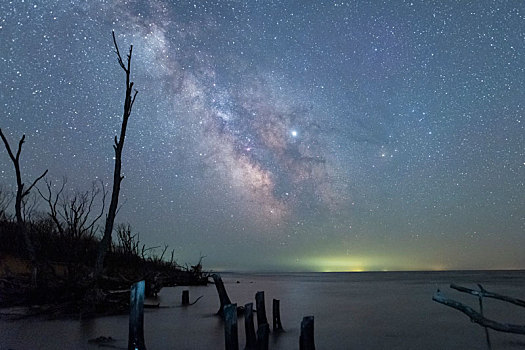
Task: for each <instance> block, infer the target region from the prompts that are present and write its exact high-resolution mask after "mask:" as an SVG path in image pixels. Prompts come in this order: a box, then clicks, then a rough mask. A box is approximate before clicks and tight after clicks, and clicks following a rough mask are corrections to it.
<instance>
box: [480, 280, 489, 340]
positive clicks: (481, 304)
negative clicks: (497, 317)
mask: <svg viewBox="0 0 525 350" xmlns="http://www.w3.org/2000/svg"><path fill="white" fill-rule="evenodd" d="M478 286H479V288H480V290H482V291H483V287H482V286H481V284H478ZM478 300H479V313H480V314H481V316H483V317H485V315H484V314H483V296H482V295H479V296H478ZM484 329H485V339H486V340H487V348H488V349H489V350H492V343H491V342H490V334H489V329H488V328H487V327H484Z"/></svg>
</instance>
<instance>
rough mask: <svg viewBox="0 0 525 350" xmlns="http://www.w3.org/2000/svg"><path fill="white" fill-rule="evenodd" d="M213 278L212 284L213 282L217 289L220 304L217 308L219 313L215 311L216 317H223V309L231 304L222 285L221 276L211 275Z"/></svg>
mask: <svg viewBox="0 0 525 350" xmlns="http://www.w3.org/2000/svg"><path fill="white" fill-rule="evenodd" d="M211 277H212V278H213V282H215V288H217V293H218V294H219V301H220V303H221V306H220V308H219V311H217V314H218V315H221V316H223V315H224V307H225V306H226V305H229V304H231V303H232V302H231V300H230V298H229V297H228V293H227V292H226V288H224V283H223V282H222V278H221V275H219V274H218V273H214V274H213V275H211Z"/></svg>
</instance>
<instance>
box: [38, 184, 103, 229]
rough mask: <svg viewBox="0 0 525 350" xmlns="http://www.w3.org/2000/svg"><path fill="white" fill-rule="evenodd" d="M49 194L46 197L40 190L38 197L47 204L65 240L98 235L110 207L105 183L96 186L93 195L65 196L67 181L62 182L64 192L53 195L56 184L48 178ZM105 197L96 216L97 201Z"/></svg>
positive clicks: (51, 216) (91, 192)
mask: <svg viewBox="0 0 525 350" xmlns="http://www.w3.org/2000/svg"><path fill="white" fill-rule="evenodd" d="M44 181H45V183H46V189H47V191H46V192H47V193H42V191H40V189H39V188H38V187H37V190H38V193H39V194H40V196H41V197H42V198H43V199H44V200H45V201H46V203H47V206H48V209H49V212H48V215H49V217H50V218H51V220H52V221H53V223H54V224H55V226H56V228H57V230H58V232H59V234H60V235H61V236H65V235H67V236H69V237H70V238H74V239H82V238H85V237H87V238H91V237H93V235H94V234H95V230H96V226H95V225H96V223H97V222H98V220H99V219H100V218H101V217H102V215H103V214H104V208H105V204H106V194H107V192H106V190H105V189H104V184H103V183H102V181H99V182H93V184H92V185H91V190H89V191H84V192H80V191H75V192H74V193H64V188H65V186H66V183H67V179H66V178H65V177H64V178H63V179H62V185H61V186H60V189H59V190H58V191H57V192H56V193H55V194H53V190H52V187H53V184H52V183H51V181H49V180H48V179H47V178H46V179H44ZM99 196H101V206H100V210H98V211H97V212H96V213H95V214H93V210H94V206H95V201H97V198H98V197H99Z"/></svg>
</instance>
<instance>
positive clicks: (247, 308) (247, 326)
mask: <svg viewBox="0 0 525 350" xmlns="http://www.w3.org/2000/svg"><path fill="white" fill-rule="evenodd" d="M244 330H245V331H246V347H245V348H244V349H245V350H255V349H257V339H256V338H255V326H254V324H253V303H248V304H246V305H244Z"/></svg>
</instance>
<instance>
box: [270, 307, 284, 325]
mask: <svg viewBox="0 0 525 350" xmlns="http://www.w3.org/2000/svg"><path fill="white" fill-rule="evenodd" d="M279 304H280V302H279V299H273V305H272V319H273V331H274V332H284V329H283V325H282V324H281V311H280V310H279Z"/></svg>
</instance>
